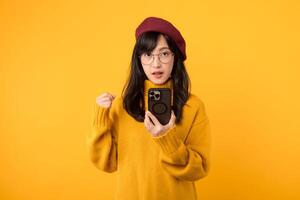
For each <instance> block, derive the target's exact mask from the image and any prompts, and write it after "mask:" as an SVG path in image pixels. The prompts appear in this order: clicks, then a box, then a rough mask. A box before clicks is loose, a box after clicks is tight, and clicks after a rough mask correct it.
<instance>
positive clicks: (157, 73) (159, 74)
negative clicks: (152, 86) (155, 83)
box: [152, 71, 163, 78]
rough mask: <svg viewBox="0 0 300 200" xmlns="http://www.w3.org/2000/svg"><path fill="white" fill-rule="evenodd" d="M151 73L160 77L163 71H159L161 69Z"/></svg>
mask: <svg viewBox="0 0 300 200" xmlns="http://www.w3.org/2000/svg"><path fill="white" fill-rule="evenodd" d="M152 75H153V76H154V77H155V78H160V77H162V75H163V72H161V71H156V72H152Z"/></svg>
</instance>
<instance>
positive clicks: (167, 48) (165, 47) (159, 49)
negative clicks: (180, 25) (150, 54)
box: [158, 47, 169, 50]
mask: <svg viewBox="0 0 300 200" xmlns="http://www.w3.org/2000/svg"><path fill="white" fill-rule="evenodd" d="M162 49H169V47H161V48H159V49H158V50H162Z"/></svg>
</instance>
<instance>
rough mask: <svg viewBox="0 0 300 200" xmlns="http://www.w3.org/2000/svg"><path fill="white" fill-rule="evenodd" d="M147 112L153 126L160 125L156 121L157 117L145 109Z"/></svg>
mask: <svg viewBox="0 0 300 200" xmlns="http://www.w3.org/2000/svg"><path fill="white" fill-rule="evenodd" d="M147 114H148V116H149V117H150V119H151V120H152V121H153V123H154V125H155V126H162V125H161V124H160V122H159V121H158V119H157V118H156V117H155V116H154V115H153V114H152V113H151V112H150V111H147Z"/></svg>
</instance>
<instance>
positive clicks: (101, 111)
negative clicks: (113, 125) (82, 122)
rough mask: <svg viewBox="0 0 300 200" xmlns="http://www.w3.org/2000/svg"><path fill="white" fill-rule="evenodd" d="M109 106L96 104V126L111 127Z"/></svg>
mask: <svg viewBox="0 0 300 200" xmlns="http://www.w3.org/2000/svg"><path fill="white" fill-rule="evenodd" d="M109 123H110V121H109V108H105V107H102V106H100V105H98V104H97V103H96V104H95V114H94V123H93V125H94V127H95V128H101V127H109V126H110V124H109Z"/></svg>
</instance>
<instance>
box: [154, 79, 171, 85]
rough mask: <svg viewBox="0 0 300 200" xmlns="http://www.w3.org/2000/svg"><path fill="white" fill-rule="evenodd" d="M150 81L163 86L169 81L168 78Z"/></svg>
mask: <svg viewBox="0 0 300 200" xmlns="http://www.w3.org/2000/svg"><path fill="white" fill-rule="evenodd" d="M150 81H151V82H152V83H154V84H156V85H162V84H164V83H165V82H166V81H167V79H166V78H161V79H150Z"/></svg>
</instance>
